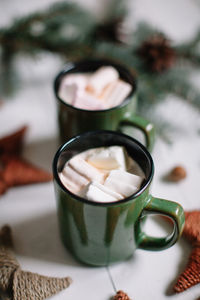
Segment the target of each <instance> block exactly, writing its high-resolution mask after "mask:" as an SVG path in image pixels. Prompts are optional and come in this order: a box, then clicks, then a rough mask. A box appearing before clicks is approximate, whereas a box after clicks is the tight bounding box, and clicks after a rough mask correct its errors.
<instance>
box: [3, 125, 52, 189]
mask: <svg viewBox="0 0 200 300" xmlns="http://www.w3.org/2000/svg"><path fill="white" fill-rule="evenodd" d="M26 131H27V126H24V127H22V128H21V129H20V130H18V131H16V132H14V133H13V134H11V135H8V136H6V137H3V138H1V139H0V195H1V194H3V193H5V192H6V190H7V189H8V188H10V187H13V186H19V185H25V184H31V183H40V182H47V181H50V180H52V175H51V174H50V173H48V172H46V171H43V170H41V169H40V168H38V167H35V166H34V165H32V164H31V163H29V162H27V161H26V160H25V159H23V158H22V157H21V152H22V148H23V141H24V136H25V133H26Z"/></svg>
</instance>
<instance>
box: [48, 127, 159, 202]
mask: <svg viewBox="0 0 200 300" xmlns="http://www.w3.org/2000/svg"><path fill="white" fill-rule="evenodd" d="M104 133H110V134H113V135H118V136H122V137H125V138H126V139H128V140H130V141H131V142H134V143H135V144H137V145H138V146H139V147H140V148H141V150H142V151H143V152H144V153H145V154H146V155H147V157H148V159H149V161H150V165H151V169H150V174H149V176H148V178H147V179H146V182H145V185H144V186H143V187H142V188H140V189H139V190H138V191H137V192H136V193H134V194H131V195H130V196H128V197H126V198H123V199H121V200H116V201H113V202H97V201H91V200H88V199H85V198H83V197H80V196H78V195H76V194H74V193H72V192H71V191H70V190H68V189H67V188H66V187H65V185H64V184H63V183H62V181H61V180H60V177H59V176H58V171H57V164H58V159H59V157H60V155H61V154H62V152H63V151H64V150H65V149H66V147H67V146H68V145H69V144H71V143H73V142H74V141H76V140H78V139H79V138H81V137H87V136H90V135H97V134H104ZM88 149H90V148H88ZM52 167H53V177H54V180H55V181H56V182H57V184H58V185H59V186H60V188H61V189H62V190H63V191H64V192H66V193H67V194H69V195H70V196H71V197H72V198H75V199H76V200H78V201H80V202H83V203H86V204H89V205H94V206H101V207H107V206H115V205H120V204H122V203H128V202H129V201H130V200H134V199H136V198H137V197H139V196H140V195H141V194H142V193H143V192H144V191H145V190H146V189H147V188H148V186H149V185H150V183H151V181H152V179H153V176H154V162H153V159H152V157H151V154H150V153H149V151H148V150H147V149H146V147H145V146H143V145H142V144H141V143H140V142H139V141H137V140H136V139H134V138H133V137H130V136H129V135H126V134H124V133H121V132H117V131H111V130H95V131H88V132H84V133H82V134H79V135H76V136H74V137H72V138H70V139H69V140H68V141H67V142H65V143H63V144H62V145H61V146H60V147H59V148H58V150H57V152H56V154H55V156H54V159H53V164H52Z"/></svg>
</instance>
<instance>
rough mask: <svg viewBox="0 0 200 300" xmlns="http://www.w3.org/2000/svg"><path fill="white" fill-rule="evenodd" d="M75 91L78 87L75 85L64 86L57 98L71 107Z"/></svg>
mask: <svg viewBox="0 0 200 300" xmlns="http://www.w3.org/2000/svg"><path fill="white" fill-rule="evenodd" d="M77 91H78V87H77V85H76V84H74V83H72V84H67V85H66V84H65V85H62V86H61V88H60V89H59V92H58V96H59V97H60V99H62V100H63V101H65V102H66V103H68V104H71V105H73V104H74V101H75V99H76V94H77Z"/></svg>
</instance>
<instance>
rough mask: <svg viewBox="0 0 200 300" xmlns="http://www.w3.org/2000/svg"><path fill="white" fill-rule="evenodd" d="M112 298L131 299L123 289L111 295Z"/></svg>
mask: <svg viewBox="0 0 200 300" xmlns="http://www.w3.org/2000/svg"><path fill="white" fill-rule="evenodd" d="M113 300H131V299H130V298H129V296H128V295H127V294H126V293H124V292H123V291H118V292H117V293H116V295H115V296H114V297H113Z"/></svg>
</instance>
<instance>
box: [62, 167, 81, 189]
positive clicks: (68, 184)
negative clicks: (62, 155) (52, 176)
mask: <svg viewBox="0 0 200 300" xmlns="http://www.w3.org/2000/svg"><path fill="white" fill-rule="evenodd" d="M59 177H60V180H61V182H62V184H63V185H64V186H65V187H66V188H67V189H68V190H70V192H72V193H74V194H79V192H80V189H79V187H78V185H77V184H75V183H74V182H73V181H71V180H69V179H68V178H67V177H66V176H65V175H63V173H62V172H61V173H59Z"/></svg>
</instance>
